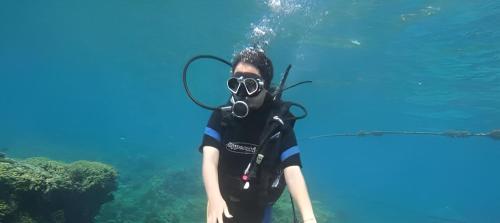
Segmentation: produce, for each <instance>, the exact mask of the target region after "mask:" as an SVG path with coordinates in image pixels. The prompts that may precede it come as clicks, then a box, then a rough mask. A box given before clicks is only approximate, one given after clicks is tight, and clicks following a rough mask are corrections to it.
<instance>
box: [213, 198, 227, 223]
mask: <svg viewBox="0 0 500 223" xmlns="http://www.w3.org/2000/svg"><path fill="white" fill-rule="evenodd" d="M222 214H224V216H226V218H232V217H233V216H232V215H231V214H230V213H229V210H228V208H227V204H226V201H224V199H222V197H221V198H218V199H215V200H213V201H212V200H209V201H208V203H207V223H223V220H222V219H223V218H222Z"/></svg>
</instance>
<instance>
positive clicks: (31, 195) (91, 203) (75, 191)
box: [0, 157, 117, 223]
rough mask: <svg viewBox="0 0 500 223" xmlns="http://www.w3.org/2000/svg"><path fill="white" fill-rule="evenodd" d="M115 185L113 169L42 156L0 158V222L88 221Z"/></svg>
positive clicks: (59, 222)
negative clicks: (58, 160)
mask: <svg viewBox="0 0 500 223" xmlns="http://www.w3.org/2000/svg"><path fill="white" fill-rule="evenodd" d="M116 188H117V172H116V171H115V170H114V168H112V167H110V166H108V165H105V164H102V163H97V162H89V161H77V162H74V163H71V164H65V163H61V162H57V161H53V160H49V159H45V158H31V159H26V160H22V161H15V160H12V159H7V158H5V157H4V158H2V159H0V222H4V223H10V222H15V223H49V222H50V223H63V222H71V223H88V222H93V219H94V217H95V215H97V213H98V212H99V209H100V207H101V205H102V204H103V203H105V202H108V201H110V200H112V198H113V197H112V194H111V192H112V191H114V190H116Z"/></svg>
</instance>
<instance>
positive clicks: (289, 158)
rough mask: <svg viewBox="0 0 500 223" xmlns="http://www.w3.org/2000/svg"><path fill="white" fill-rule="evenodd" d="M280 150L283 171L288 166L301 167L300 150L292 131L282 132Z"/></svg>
mask: <svg viewBox="0 0 500 223" xmlns="http://www.w3.org/2000/svg"><path fill="white" fill-rule="evenodd" d="M280 148H281V151H280V160H281V164H282V167H283V169H284V168H286V167H289V166H299V167H302V161H301V160H300V150H299V146H298V144H297V138H296V137H295V132H294V131H293V129H291V130H289V131H286V132H284V134H283V138H282V141H281V146H280Z"/></svg>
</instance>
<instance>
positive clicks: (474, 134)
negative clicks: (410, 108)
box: [307, 129, 500, 140]
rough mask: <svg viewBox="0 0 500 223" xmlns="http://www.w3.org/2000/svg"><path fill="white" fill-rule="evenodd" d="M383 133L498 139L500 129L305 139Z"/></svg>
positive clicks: (403, 133)
mask: <svg viewBox="0 0 500 223" xmlns="http://www.w3.org/2000/svg"><path fill="white" fill-rule="evenodd" d="M384 135H428V136H446V137H451V138H466V137H489V138H491V139H494V140H500V129H494V130H492V131H490V132H470V131H460V130H449V131H444V132H426V131H359V132H357V133H332V134H323V135H316V136H310V137H308V138H307V139H320V138H332V137H351V136H358V137H363V136H384Z"/></svg>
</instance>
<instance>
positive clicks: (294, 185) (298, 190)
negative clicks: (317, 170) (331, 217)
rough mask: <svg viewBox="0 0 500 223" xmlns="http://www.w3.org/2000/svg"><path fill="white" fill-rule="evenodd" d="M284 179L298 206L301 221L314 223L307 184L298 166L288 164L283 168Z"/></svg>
mask: <svg viewBox="0 0 500 223" xmlns="http://www.w3.org/2000/svg"><path fill="white" fill-rule="evenodd" d="M284 172H285V181H286V184H287V185H288V190H289V191H290V194H291V195H292V197H293V199H294V200H295V202H296V203H297V206H298V207H299V210H300V213H301V216H302V221H303V222H304V223H315V222H316V218H315V217H314V212H313V208H312V204H311V199H310V198H309V194H308V193H307V186H306V182H305V180H304V176H303V175H302V171H301V170H300V167H299V166H296V165H294V166H289V167H286V168H285V171H284Z"/></svg>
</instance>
